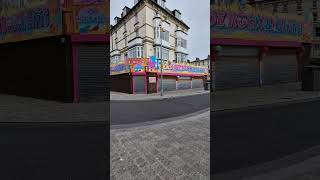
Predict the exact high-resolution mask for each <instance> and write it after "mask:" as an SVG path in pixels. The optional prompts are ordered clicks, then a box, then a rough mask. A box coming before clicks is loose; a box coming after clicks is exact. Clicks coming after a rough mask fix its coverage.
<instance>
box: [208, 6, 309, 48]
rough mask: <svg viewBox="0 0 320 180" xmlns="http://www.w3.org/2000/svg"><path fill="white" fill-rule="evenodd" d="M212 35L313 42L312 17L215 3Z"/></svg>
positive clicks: (213, 36)
mask: <svg viewBox="0 0 320 180" xmlns="http://www.w3.org/2000/svg"><path fill="white" fill-rule="evenodd" d="M211 33H212V34H211V37H212V38H213V39H212V41H214V40H215V39H242V40H256V41H294V42H305V43H310V42H311V40H312V39H311V37H312V24H311V21H310V16H309V15H305V16H301V17H300V16H297V15H288V14H280V13H279V14H273V15H272V14H271V13H269V12H262V11H258V10H255V9H254V8H252V7H251V6H248V5H247V6H245V7H240V6H239V5H238V4H236V3H234V4H231V5H220V6H218V5H216V4H214V5H211Z"/></svg>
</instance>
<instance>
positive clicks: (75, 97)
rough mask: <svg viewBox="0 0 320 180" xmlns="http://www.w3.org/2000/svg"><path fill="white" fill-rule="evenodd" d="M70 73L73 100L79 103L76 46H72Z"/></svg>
mask: <svg viewBox="0 0 320 180" xmlns="http://www.w3.org/2000/svg"><path fill="white" fill-rule="evenodd" d="M72 69H73V71H72V73H73V102H74V103H79V102H80V97H79V72H78V56H77V48H76V47H75V46H74V45H73V46H72Z"/></svg>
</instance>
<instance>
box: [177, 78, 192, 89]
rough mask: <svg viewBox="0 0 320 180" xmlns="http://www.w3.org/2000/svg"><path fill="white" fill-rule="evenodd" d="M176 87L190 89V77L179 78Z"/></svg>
mask: <svg viewBox="0 0 320 180" xmlns="http://www.w3.org/2000/svg"><path fill="white" fill-rule="evenodd" d="M178 89H191V78H189V79H179V80H178Z"/></svg>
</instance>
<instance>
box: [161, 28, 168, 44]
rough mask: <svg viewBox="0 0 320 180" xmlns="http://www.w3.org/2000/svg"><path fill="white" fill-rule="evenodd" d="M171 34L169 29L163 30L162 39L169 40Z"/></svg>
mask: <svg viewBox="0 0 320 180" xmlns="http://www.w3.org/2000/svg"><path fill="white" fill-rule="evenodd" d="M169 34H170V33H169V31H167V30H164V31H163V32H161V39H162V40H164V41H167V42H169Z"/></svg>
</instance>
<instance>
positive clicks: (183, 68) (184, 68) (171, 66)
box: [163, 63, 208, 75]
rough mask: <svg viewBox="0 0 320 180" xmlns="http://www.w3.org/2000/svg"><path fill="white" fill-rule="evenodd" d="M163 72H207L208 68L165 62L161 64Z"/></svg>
mask: <svg viewBox="0 0 320 180" xmlns="http://www.w3.org/2000/svg"><path fill="white" fill-rule="evenodd" d="M163 72H164V73H179V74H197V75H198V74H203V75H205V74H207V73H208V68H206V67H200V66H193V65H187V64H176V63H166V64H164V66H163Z"/></svg>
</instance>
